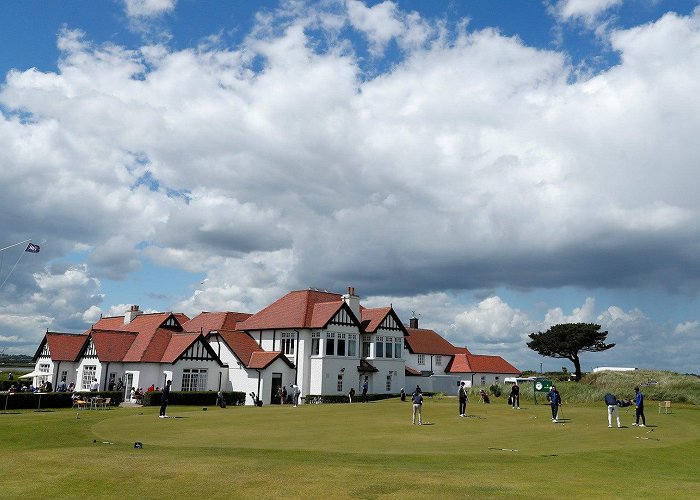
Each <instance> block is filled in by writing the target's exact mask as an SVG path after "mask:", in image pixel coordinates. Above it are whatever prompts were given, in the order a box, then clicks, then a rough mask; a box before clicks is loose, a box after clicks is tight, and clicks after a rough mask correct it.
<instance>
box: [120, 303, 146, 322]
mask: <svg viewBox="0 0 700 500" xmlns="http://www.w3.org/2000/svg"><path fill="white" fill-rule="evenodd" d="M142 314H143V311H141V310H139V306H136V305H134V306H131V307H130V308H129V310H128V311H126V313H124V324H125V325H128V324H129V323H131V322H132V321H134V319H135V318H136V316H140V315H142Z"/></svg>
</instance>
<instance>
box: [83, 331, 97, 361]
mask: <svg viewBox="0 0 700 500" xmlns="http://www.w3.org/2000/svg"><path fill="white" fill-rule="evenodd" d="M82 357H83V358H96V357H97V349H95V340H94V339H93V338H92V336H90V337H89V338H88V342H87V345H86V346H85V349H83V352H82Z"/></svg>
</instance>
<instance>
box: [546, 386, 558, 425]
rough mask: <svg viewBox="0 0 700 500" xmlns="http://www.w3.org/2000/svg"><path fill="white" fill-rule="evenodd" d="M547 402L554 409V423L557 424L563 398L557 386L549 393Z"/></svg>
mask: <svg viewBox="0 0 700 500" xmlns="http://www.w3.org/2000/svg"><path fill="white" fill-rule="evenodd" d="M547 401H549V406H551V408H552V422H554V423H555V424H556V423H557V414H558V413H559V405H560V404H561V396H560V395H559V391H558V390H557V387H556V386H554V385H553V386H552V387H551V388H550V389H549V392H548V393H547Z"/></svg>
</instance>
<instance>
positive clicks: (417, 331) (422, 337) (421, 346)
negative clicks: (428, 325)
mask: <svg viewBox="0 0 700 500" xmlns="http://www.w3.org/2000/svg"><path fill="white" fill-rule="evenodd" d="M406 332H407V333H408V335H407V336H406V337H404V339H405V340H406V344H407V345H408V350H409V351H410V352H412V353H413V354H441V355H447V356H451V355H453V354H455V353H456V352H457V350H458V348H457V347H455V346H453V345H452V344H450V343H449V342H448V341H447V340H445V339H444V338H443V337H442V336H441V335H439V334H438V333H436V332H435V331H433V330H427V329H425V328H406Z"/></svg>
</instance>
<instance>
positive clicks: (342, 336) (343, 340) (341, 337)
mask: <svg viewBox="0 0 700 500" xmlns="http://www.w3.org/2000/svg"><path fill="white" fill-rule="evenodd" d="M341 343H342V346H343V353H342V354H341V353H340V346H341ZM335 352H336V354H337V355H338V356H347V355H348V342H347V335H346V334H344V333H339V334H338V341H337V342H336V343H335Z"/></svg>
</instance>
